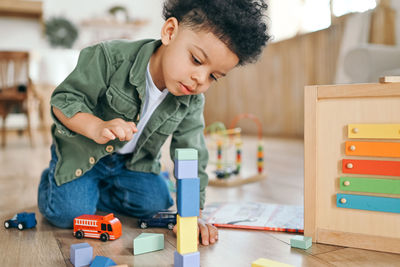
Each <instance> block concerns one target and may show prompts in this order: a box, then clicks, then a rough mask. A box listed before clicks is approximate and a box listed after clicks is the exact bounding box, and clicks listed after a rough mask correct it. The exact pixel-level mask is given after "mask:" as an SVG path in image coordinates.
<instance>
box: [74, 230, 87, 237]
mask: <svg viewBox="0 0 400 267" xmlns="http://www.w3.org/2000/svg"><path fill="white" fill-rule="evenodd" d="M84 236H85V234H84V233H83V231H81V230H79V231H76V233H75V237H76V238H78V239H82V238H83V237H84Z"/></svg>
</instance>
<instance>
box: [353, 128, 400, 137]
mask: <svg viewBox="0 0 400 267" xmlns="http://www.w3.org/2000/svg"><path fill="white" fill-rule="evenodd" d="M347 134H348V137H349V138H371V139H400V124H349V125H348V126H347Z"/></svg>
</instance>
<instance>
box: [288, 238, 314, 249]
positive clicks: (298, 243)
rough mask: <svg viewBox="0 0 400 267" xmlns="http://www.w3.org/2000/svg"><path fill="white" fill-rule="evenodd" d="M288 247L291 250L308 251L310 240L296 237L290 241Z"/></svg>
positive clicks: (310, 244)
mask: <svg viewBox="0 0 400 267" xmlns="http://www.w3.org/2000/svg"><path fill="white" fill-rule="evenodd" d="M290 246H292V247H293V248H302V249H308V248H310V247H311V246H312V238H311V237H308V236H302V235H296V236H294V237H293V238H291V239H290Z"/></svg>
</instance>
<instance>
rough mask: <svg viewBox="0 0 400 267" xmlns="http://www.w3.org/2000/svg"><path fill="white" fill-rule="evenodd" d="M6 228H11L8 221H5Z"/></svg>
mask: <svg viewBox="0 0 400 267" xmlns="http://www.w3.org/2000/svg"><path fill="white" fill-rule="evenodd" d="M4 227H5V228H6V229H8V228H10V223H9V222H8V221H5V222H4Z"/></svg>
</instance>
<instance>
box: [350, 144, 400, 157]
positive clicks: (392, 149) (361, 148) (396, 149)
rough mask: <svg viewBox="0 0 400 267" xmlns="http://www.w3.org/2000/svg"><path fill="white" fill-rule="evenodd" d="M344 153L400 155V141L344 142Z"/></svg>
mask: <svg viewBox="0 0 400 267" xmlns="http://www.w3.org/2000/svg"><path fill="white" fill-rule="evenodd" d="M346 155H350V156H371V157H393V158H399V157H400V143H394V142H350V141H349V142H346Z"/></svg>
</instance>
